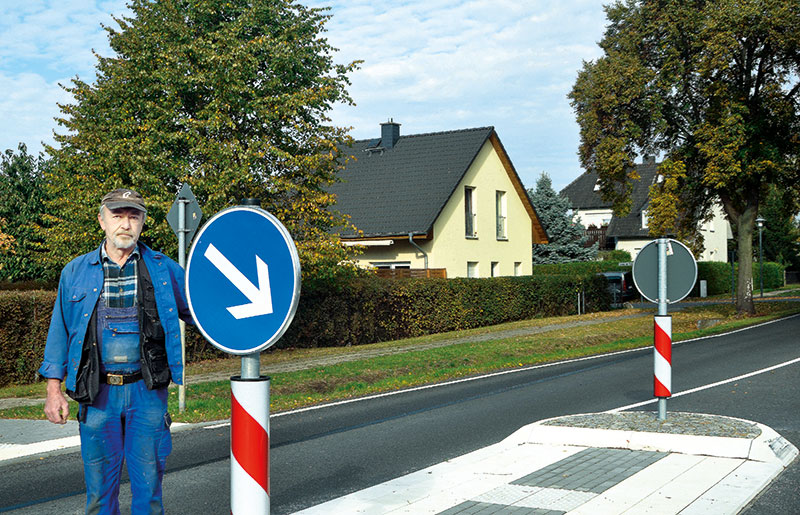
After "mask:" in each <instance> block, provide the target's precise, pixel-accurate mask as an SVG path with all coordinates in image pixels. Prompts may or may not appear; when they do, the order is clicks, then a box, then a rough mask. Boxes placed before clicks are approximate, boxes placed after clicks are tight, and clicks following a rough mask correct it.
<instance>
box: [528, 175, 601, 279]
mask: <svg viewBox="0 0 800 515" xmlns="http://www.w3.org/2000/svg"><path fill="white" fill-rule="evenodd" d="M528 197H529V198H530V199H531V203H532V204H533V207H534V208H535V209H536V214H537V215H538V217H539V221H540V222H541V223H542V226H543V227H544V230H545V231H546V232H547V239H548V243H546V244H543V245H534V246H533V264H534V265H539V264H550V263H567V262H570V261H589V260H592V259H594V258H595V257H596V256H597V244H596V243H595V244H594V245H593V246H591V247H586V246H585V244H586V240H587V238H586V237H585V236H584V231H583V226H582V225H581V224H580V223H579V222H578V221H576V220H573V218H572V214H571V211H572V206H571V205H570V202H569V199H568V198H566V197H563V196H561V195H559V194H558V193H556V191H555V190H554V189H553V182H552V181H551V180H550V176H549V175H547V174H546V173H544V172H542V175H540V176H539V180H537V181H536V189H530V190H528Z"/></svg>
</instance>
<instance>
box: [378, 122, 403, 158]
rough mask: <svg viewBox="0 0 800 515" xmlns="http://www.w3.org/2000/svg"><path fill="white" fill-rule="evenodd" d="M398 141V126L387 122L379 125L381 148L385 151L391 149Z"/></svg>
mask: <svg viewBox="0 0 800 515" xmlns="http://www.w3.org/2000/svg"><path fill="white" fill-rule="evenodd" d="M399 139H400V124H399V123H395V122H394V120H392V119H391V118H389V121H388V122H386V123H382V124H381V146H382V147H383V148H385V149H387V150H388V149H390V148H393V147H394V145H395V143H397V140H399Z"/></svg>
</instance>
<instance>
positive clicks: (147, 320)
mask: <svg viewBox="0 0 800 515" xmlns="http://www.w3.org/2000/svg"><path fill="white" fill-rule="evenodd" d="M139 264H140V265H142V266H140V267H139V269H138V281H137V288H138V296H137V307H138V308H139V309H138V311H139V330H140V333H139V350H140V352H141V354H142V377H143V378H144V383H145V386H147V389H148V390H154V389H157V388H164V387H166V386H169V383H170V380H171V379H172V374H171V373H170V370H169V363H168V362H167V348H166V345H165V335H164V328H163V327H162V325H161V319H160V318H159V316H158V309H157V308H156V292H155V288H154V287H153V280H152V279H151V278H150V272H149V271H148V270H147V265H145V264H144V260H141V261H140V263H139ZM96 327H97V306H95V309H94V311H93V312H92V318H91V319H90V320H89V327H88V329H87V330H86V337H85V338H84V339H83V347H82V349H81V362H80V364H79V365H78V373H77V375H76V378H75V390H74V391H71V390H67V394H68V395H69V396H70V397H72V398H73V399H74V400H75V401H77V402H80V403H82V404H91V403H92V402H93V401H94V398H95V397H96V396H97V392H98V391H100V352H99V350H98V348H97V330H96Z"/></svg>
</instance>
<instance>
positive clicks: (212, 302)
mask: <svg viewBox="0 0 800 515" xmlns="http://www.w3.org/2000/svg"><path fill="white" fill-rule="evenodd" d="M256 235H257V237H256ZM299 297H300V259H299V257H298V254H297V248H296V247H295V244H294V242H293V241H292V238H291V236H290V234H289V231H288V230H287V229H286V227H284V226H283V224H281V223H280V222H279V221H278V219H277V218H275V217H274V216H273V215H271V214H270V213H268V212H266V211H264V210H263V209H261V208H260V207H258V201H257V200H248V201H247V202H246V203H245V204H244V205H241V206H236V207H232V208H229V209H226V210H224V211H221V212H219V213H217V214H216V215H214V216H213V217H212V218H211V219H210V220H209V221H208V223H206V224H205V225H204V226H203V228H202V229H201V230H200V232H199V233H198V235H197V237H196V238H195V240H194V243H193V244H192V249H191V251H190V252H189V260H188V262H187V265H186V298H187V300H188V301H189V309H190V310H191V312H192V316H193V317H194V320H195V322H196V323H197V328H198V329H199V330H200V332H201V333H203V336H205V338H206V340H208V341H209V343H211V344H212V345H214V346H215V347H217V348H218V349H220V350H223V351H225V352H228V353H231V354H235V355H239V356H241V357H242V372H241V375H240V376H234V377H231V513H232V514H233V515H238V514H240V513H267V514H268V513H269V504H270V499H269V495H270V485H269V483H270V482H269V382H270V378H269V377H264V376H262V375H261V373H260V361H259V358H260V352H261V351H262V350H264V349H266V348H267V347H269V346H271V345H272V344H274V343H275V342H276V341H277V340H278V339H279V338H280V337H281V336H282V335H283V333H284V332H285V331H286V329H288V327H289V324H290V323H291V322H292V318H294V313H295V311H296V310H297V303H298V301H299Z"/></svg>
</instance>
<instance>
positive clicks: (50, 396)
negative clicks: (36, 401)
mask: <svg viewBox="0 0 800 515" xmlns="http://www.w3.org/2000/svg"><path fill="white" fill-rule="evenodd" d="M44 414H45V415H47V420H49V421H50V422H52V423H54V424H66V423H67V419H68V418H69V404H68V403H67V398H66V397H64V394H63V393H62V392H61V380H60V379H48V380H47V400H45V401H44Z"/></svg>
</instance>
